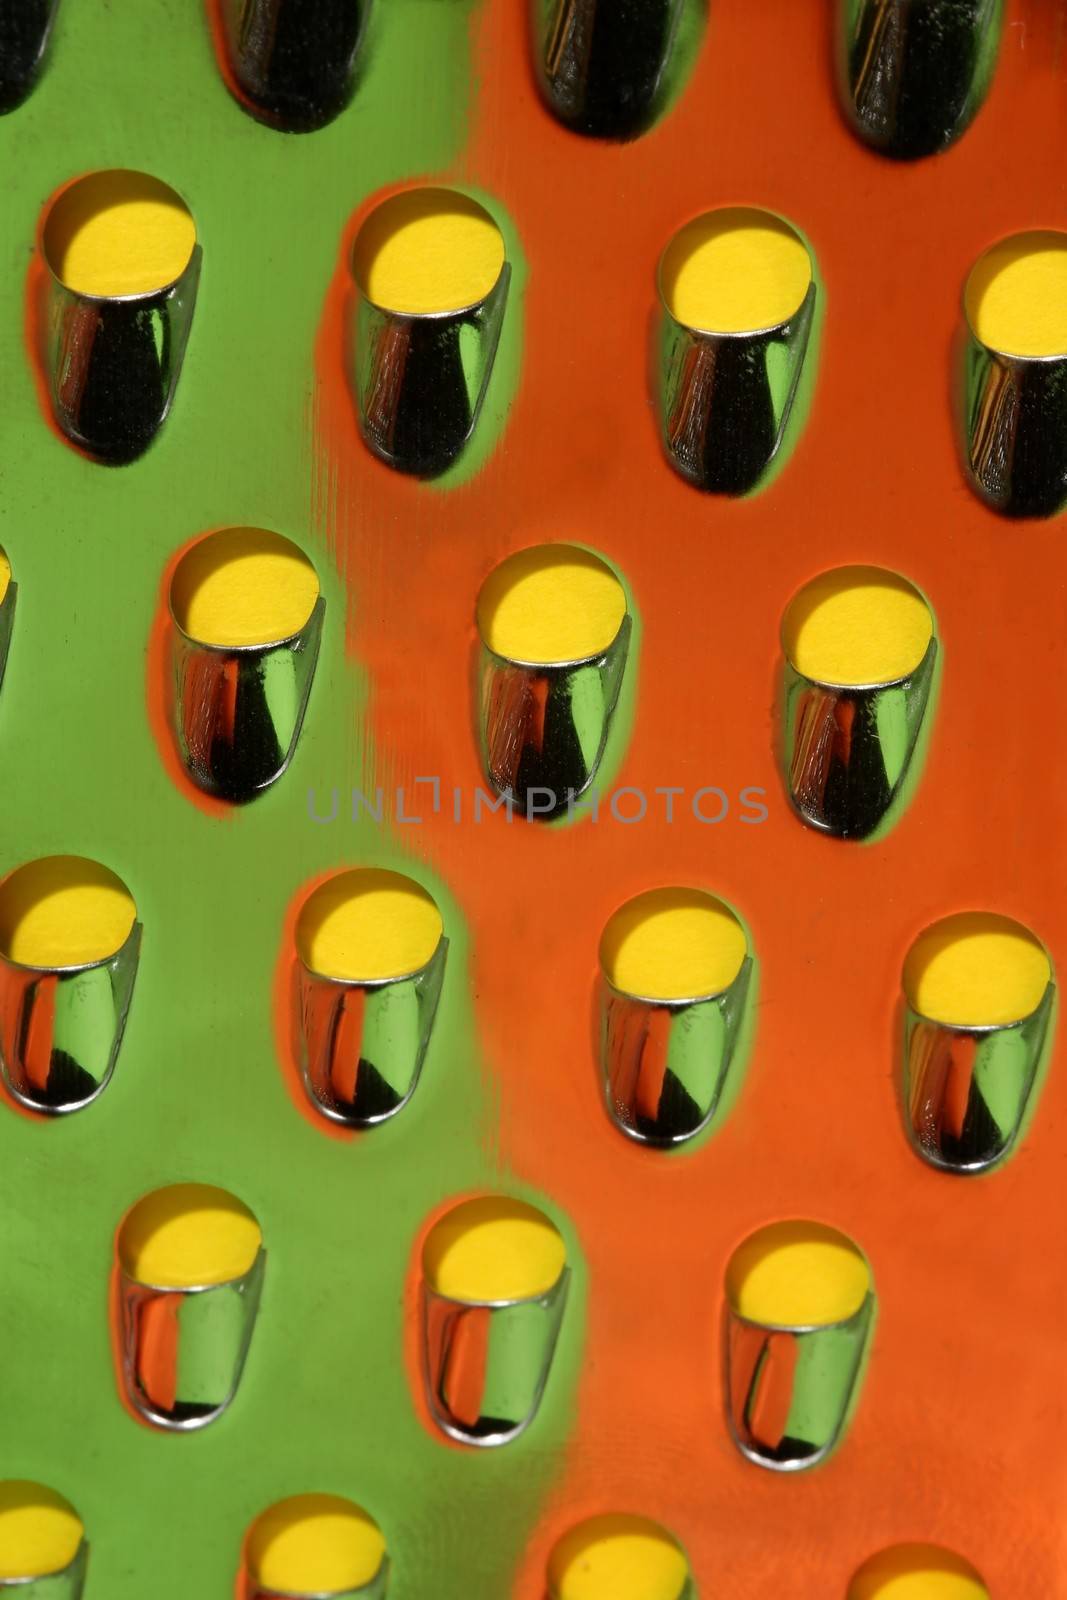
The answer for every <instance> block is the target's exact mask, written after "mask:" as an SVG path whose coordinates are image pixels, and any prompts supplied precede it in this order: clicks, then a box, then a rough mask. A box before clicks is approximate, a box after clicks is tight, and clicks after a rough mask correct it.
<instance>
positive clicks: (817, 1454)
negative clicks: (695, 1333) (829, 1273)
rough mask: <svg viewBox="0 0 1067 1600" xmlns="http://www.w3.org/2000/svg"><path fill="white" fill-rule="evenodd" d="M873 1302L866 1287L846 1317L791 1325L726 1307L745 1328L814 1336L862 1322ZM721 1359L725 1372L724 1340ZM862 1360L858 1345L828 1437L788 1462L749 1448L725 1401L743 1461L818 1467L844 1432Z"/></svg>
mask: <svg viewBox="0 0 1067 1600" xmlns="http://www.w3.org/2000/svg"><path fill="white" fill-rule="evenodd" d="M865 1259H866V1258H865ZM869 1270H870V1268H869V1267H868V1271H869ZM875 1303H876V1297H875V1294H874V1290H873V1289H868V1290H867V1293H866V1294H865V1295H864V1297H863V1299H862V1301H861V1302H860V1305H859V1306H858V1308H857V1309H856V1310H855V1311H854V1312H853V1313H852V1315H851V1316H850V1317H844V1318H842V1319H841V1320H840V1321H838V1322H816V1323H802V1324H798V1325H796V1326H792V1327H791V1326H790V1325H789V1324H788V1323H773V1322H770V1323H769V1322H753V1321H752V1319H751V1318H750V1317H743V1316H741V1315H740V1313H739V1312H737V1311H735V1310H734V1308H733V1306H731V1305H730V1303H729V1301H727V1304H726V1310H727V1315H728V1316H729V1317H731V1318H733V1319H734V1320H735V1321H737V1322H740V1323H741V1324H742V1325H743V1326H745V1327H748V1328H757V1329H759V1331H760V1332H763V1333H790V1334H794V1335H796V1336H797V1337H804V1336H814V1335H815V1334H817V1333H838V1332H843V1331H845V1330H846V1329H850V1328H853V1327H855V1326H857V1325H858V1324H859V1323H860V1322H863V1321H866V1320H867V1319H868V1318H869V1317H871V1316H872V1315H873V1312H874V1307H875ZM723 1358H724V1365H725V1369H726V1371H727V1372H729V1363H730V1357H729V1347H728V1346H727V1345H726V1344H725V1342H724V1348H723ZM862 1363H863V1347H861V1349H860V1350H859V1352H858V1353H857V1356H856V1360H855V1362H854V1363H853V1366H852V1373H851V1379H850V1383H849V1390H848V1398H847V1400H846V1402H845V1407H844V1410H843V1412H842V1415H841V1417H840V1418H839V1420H838V1423H837V1426H836V1427H835V1429H834V1431H833V1433H832V1434H831V1435H830V1437H829V1439H827V1441H826V1443H825V1444H824V1445H822V1446H821V1448H820V1449H818V1450H815V1451H813V1452H812V1453H811V1454H810V1455H806V1456H799V1457H796V1458H794V1459H792V1460H789V1461H774V1460H772V1459H771V1457H769V1456H765V1455H762V1454H761V1453H760V1452H759V1451H758V1450H755V1449H753V1447H752V1446H751V1445H749V1444H746V1443H745V1441H744V1440H743V1439H742V1438H741V1437H740V1436H739V1434H738V1432H737V1428H736V1427H735V1425H734V1416H733V1409H732V1407H731V1406H730V1405H729V1404H727V1405H726V1406H725V1411H726V1426H727V1429H728V1431H729V1434H730V1438H731V1440H732V1441H733V1443H734V1445H735V1446H736V1447H737V1450H738V1452H739V1453H740V1454H741V1455H742V1456H743V1457H744V1458H745V1460H746V1461H748V1462H750V1463H751V1464H752V1466H754V1467H762V1468H763V1469H764V1470H765V1471H767V1472H781V1473H791V1472H806V1471H810V1470H811V1468H812V1467H817V1466H820V1465H821V1463H822V1462H824V1461H825V1460H826V1458H827V1457H828V1456H830V1455H832V1454H833V1452H834V1450H836V1448H837V1446H838V1445H839V1444H840V1443H841V1439H842V1437H843V1435H844V1432H845V1427H846V1424H847V1421H848V1413H849V1408H850V1406H851V1403H852V1398H853V1396H854V1394H855V1390H856V1381H857V1379H858V1377H859V1373H860V1370H861V1367H862Z"/></svg>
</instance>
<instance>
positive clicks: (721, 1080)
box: [600, 956, 752, 1145]
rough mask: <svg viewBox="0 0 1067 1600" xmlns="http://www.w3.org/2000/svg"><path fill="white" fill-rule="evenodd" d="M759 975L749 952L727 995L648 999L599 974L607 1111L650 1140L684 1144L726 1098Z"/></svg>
mask: <svg viewBox="0 0 1067 1600" xmlns="http://www.w3.org/2000/svg"><path fill="white" fill-rule="evenodd" d="M751 981H752V958H751V956H746V957H745V959H744V961H743V962H742V964H741V970H740V972H739V973H738V974H737V977H736V978H735V979H734V981H733V983H732V984H731V985H730V987H729V988H728V989H725V990H724V991H723V993H722V994H718V995H712V996H709V997H707V998H705V999H697V1000H644V999H641V998H640V997H638V996H635V995H628V994H625V993H624V992H623V991H622V990H619V989H616V988H614V986H613V985H612V984H610V983H609V982H608V980H607V979H606V978H605V977H604V976H603V975H601V978H600V1063H601V1071H602V1074H603V1080H604V1096H605V1100H606V1103H607V1108H608V1114H609V1116H610V1117H611V1119H612V1121H613V1122H614V1123H615V1124H616V1126H617V1127H618V1128H620V1129H621V1130H622V1132H623V1133H625V1134H627V1135H628V1137H629V1138H631V1139H637V1140H639V1141H640V1142H642V1143H643V1144H652V1145H675V1144H684V1143H685V1142H686V1140H687V1139H693V1138H695V1137H696V1136H697V1134H699V1133H702V1132H703V1131H704V1129H705V1128H707V1127H708V1126H709V1125H710V1124H711V1122H712V1120H713V1118H714V1116H715V1111H716V1108H717V1107H718V1104H719V1100H720V1099H721V1097H722V1092H723V1089H724V1087H725V1085H726V1081H727V1078H728V1076H729V1072H730V1063H731V1061H732V1060H733V1056H734V1050H735V1047H736V1044H737V1038H738V1034H739V1032H740V1029H741V1023H742V1019H743V1017H744V1012H745V1005H746V1001H747V999H748V993H749V988H750V985H751Z"/></svg>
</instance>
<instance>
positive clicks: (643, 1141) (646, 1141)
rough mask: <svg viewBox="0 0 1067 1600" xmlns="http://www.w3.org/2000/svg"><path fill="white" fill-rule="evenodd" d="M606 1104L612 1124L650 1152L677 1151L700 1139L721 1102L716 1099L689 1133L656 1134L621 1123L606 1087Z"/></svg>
mask: <svg viewBox="0 0 1067 1600" xmlns="http://www.w3.org/2000/svg"><path fill="white" fill-rule="evenodd" d="M604 1104H605V1105H606V1106H607V1108H608V1115H609V1116H610V1117H611V1120H612V1123H613V1124H614V1126H615V1127H616V1128H617V1129H618V1130H619V1132H620V1133H622V1134H625V1135H626V1137H627V1139H632V1140H633V1142H634V1144H640V1145H644V1146H645V1148H646V1149H649V1150H675V1149H677V1147H678V1146H679V1145H683V1144H688V1143H689V1141H690V1140H691V1139H699V1137H700V1135H701V1134H702V1133H703V1132H704V1131H705V1129H706V1128H707V1127H708V1125H709V1124H710V1123H711V1122H712V1121H713V1120H714V1117H715V1113H716V1111H718V1109H719V1102H718V1099H716V1101H715V1104H714V1105H713V1106H712V1107H711V1110H710V1111H706V1112H705V1113H704V1115H703V1116H702V1117H701V1119H700V1121H699V1122H698V1123H697V1125H696V1127H695V1128H693V1129H692V1130H691V1131H690V1132H688V1133H669V1134H654V1133H642V1132H641V1130H640V1128H631V1127H630V1125H629V1124H628V1123H626V1122H620V1121H619V1118H618V1117H617V1116H616V1114H615V1106H614V1103H613V1102H612V1099H611V1095H610V1093H609V1092H608V1091H607V1089H606V1087H605V1094H604Z"/></svg>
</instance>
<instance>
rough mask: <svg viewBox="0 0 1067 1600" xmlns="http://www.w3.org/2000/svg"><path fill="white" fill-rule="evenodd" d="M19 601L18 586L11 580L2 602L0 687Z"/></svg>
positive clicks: (0, 607)
mask: <svg viewBox="0 0 1067 1600" xmlns="http://www.w3.org/2000/svg"><path fill="white" fill-rule="evenodd" d="M17 599H18V585H17V584H16V583H15V581H14V579H11V581H10V582H9V583H8V586H7V592H6V593H5V595H4V598H3V600H0V687H2V686H3V682H4V668H5V667H6V666H7V657H8V652H9V651H10V649H11V631H12V629H13V628H14V626H15V601H16V600H17Z"/></svg>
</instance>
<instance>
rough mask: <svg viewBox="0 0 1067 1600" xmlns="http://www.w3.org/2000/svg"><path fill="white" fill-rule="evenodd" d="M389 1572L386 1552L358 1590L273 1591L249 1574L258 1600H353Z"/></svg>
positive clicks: (371, 1587) (365, 1592)
mask: <svg viewBox="0 0 1067 1600" xmlns="http://www.w3.org/2000/svg"><path fill="white" fill-rule="evenodd" d="M388 1571H389V1555H388V1552H386V1553H385V1554H384V1555H383V1556H382V1559H381V1563H380V1565H379V1567H378V1570H377V1572H376V1573H375V1574H374V1576H373V1577H371V1578H368V1579H367V1581H366V1583H361V1584H360V1585H359V1587H358V1588H356V1589H272V1588H270V1587H269V1585H267V1584H263V1583H260V1582H259V1579H258V1578H256V1577H253V1576H252V1574H251V1573H249V1577H250V1578H251V1579H252V1582H253V1583H254V1584H255V1593H256V1600H351V1597H353V1596H356V1595H361V1594H369V1593H370V1591H371V1589H373V1587H374V1585H375V1584H376V1583H380V1581H381V1580H382V1578H384V1577H385V1576H386V1574H387V1573H388Z"/></svg>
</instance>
